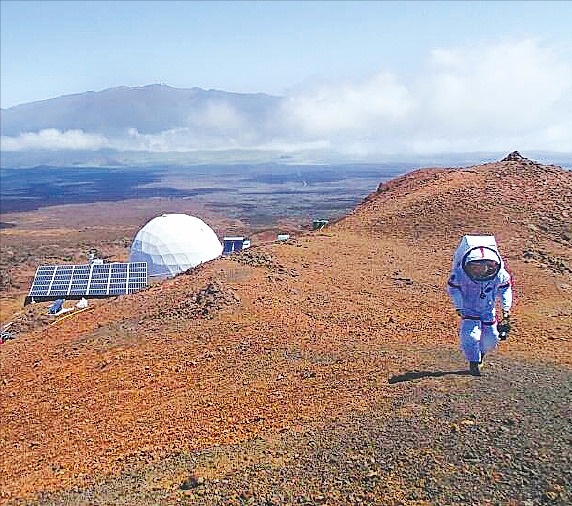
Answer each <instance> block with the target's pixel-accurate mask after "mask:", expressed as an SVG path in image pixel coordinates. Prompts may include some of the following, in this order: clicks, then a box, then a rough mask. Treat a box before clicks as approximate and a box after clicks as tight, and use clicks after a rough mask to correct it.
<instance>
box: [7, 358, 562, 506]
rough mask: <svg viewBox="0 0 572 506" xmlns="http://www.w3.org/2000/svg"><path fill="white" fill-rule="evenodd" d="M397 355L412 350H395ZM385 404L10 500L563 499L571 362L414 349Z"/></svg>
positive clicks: (260, 505) (260, 504)
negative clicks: (473, 363) (477, 365)
mask: <svg viewBox="0 0 572 506" xmlns="http://www.w3.org/2000/svg"><path fill="white" fill-rule="evenodd" d="M403 353H406V354H407V353H410V352H407V351H403ZM415 358H416V360H419V364H418V365H419V367H418V368H416V369H415V370H409V371H402V373H401V374H397V375H392V376H390V377H389V378H388V381H389V382H390V383H391V384H392V388H393V390H394V391H393V395H392V401H391V402H390V404H389V405H383V406H375V407H373V408H372V409H369V410H365V411H361V412H350V413H348V414H346V415H345V416H341V417H338V418H335V419H324V420H323V421H322V423H316V424H313V425H310V426H303V427H291V428H289V429H287V430H284V431H282V432H272V433H268V434H265V435H264V436H262V437H258V438H256V439H254V440H251V441H247V442H244V443H243V444H240V445H235V446H222V447H211V448H207V449H203V450H201V451H199V452H197V453H181V454H178V455H168V456H166V457H165V458H163V459H161V460H159V461H155V462H148V461H146V456H145V455H144V454H142V455H140V456H139V457H138V458H137V459H132V460H130V461H127V462H125V469H124V471H123V473H122V474H121V475H120V476H118V477H115V478H108V479H104V480H102V481H99V482H97V483H95V484H93V485H91V486H88V487H86V488H76V489H74V490H66V491H62V492H58V493H55V494H51V495H50V494H46V495H43V496H41V497H38V498H37V499H35V500H33V501H30V502H24V501H14V502H12V503H9V504H41V505H52V504H53V505H59V504H75V505H88V504H89V505H96V504H97V505H103V504H106V505H111V504H114V505H120V504H124V505H128V504H139V505H144V504H145V505H147V504H148V505H151V504H197V505H205V506H206V505H226V504H236V505H241V504H250V505H257V506H269V505H282V504H307V505H310V504H313V505H320V504H329V505H340V506H341V505H349V504H407V505H414V504H417V505H419V504H435V505H441V504H442V505H451V504H455V505H467V504H513V505H527V506H528V505H536V504H554V505H564V504H570V501H572V478H571V476H572V473H571V471H572V425H571V424H570V420H571V419H572V404H571V399H572V371H570V370H569V369H567V368H561V367H554V366H551V365H549V364H538V363H534V362H532V361H518V360H514V359H513V358H511V357H510V356H508V355H506V354H504V353H502V352H501V353H499V354H496V355H495V356H493V357H491V360H490V363H489V364H488V365H487V368H486V370H485V371H486V374H484V375H483V376H482V377H481V378H474V377H471V376H468V375H466V371H465V370H464V366H462V362H461V361H460V359H459V355H458V353H457V352H456V350H452V349H428V350H425V351H418V352H416V353H415Z"/></svg>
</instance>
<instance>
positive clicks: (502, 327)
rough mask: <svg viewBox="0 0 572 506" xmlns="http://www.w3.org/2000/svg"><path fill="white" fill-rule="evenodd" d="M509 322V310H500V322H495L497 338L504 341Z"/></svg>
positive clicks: (508, 329) (509, 325)
mask: <svg viewBox="0 0 572 506" xmlns="http://www.w3.org/2000/svg"><path fill="white" fill-rule="evenodd" d="M510 329H511V324H510V312H509V311H506V310H503V312H502V320H501V322H500V323H498V324H497V330H498V333H499V339H500V340H501V341H506V338H507V336H508V333H509V332H510Z"/></svg>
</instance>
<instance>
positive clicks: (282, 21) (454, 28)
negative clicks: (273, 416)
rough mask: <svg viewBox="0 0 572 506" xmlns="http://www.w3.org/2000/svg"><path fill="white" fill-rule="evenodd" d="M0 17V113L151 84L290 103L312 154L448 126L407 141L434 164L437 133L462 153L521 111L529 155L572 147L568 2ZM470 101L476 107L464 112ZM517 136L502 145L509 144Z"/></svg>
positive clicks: (88, 5) (121, 9)
mask: <svg viewBox="0 0 572 506" xmlns="http://www.w3.org/2000/svg"><path fill="white" fill-rule="evenodd" d="M0 6H1V16H0V19H1V40H0V47H1V59H0V65H1V68H0V70H1V74H0V75H1V78H0V79H1V87H0V94H1V105H2V108H7V107H12V106H15V105H17V104H21V103H26V102H30V101H35V100H43V99H47V98H53V97H57V96H60V95H64V94H71V93H81V92H84V91H87V90H93V91H100V90H103V89H106V88H110V87H114V86H122V85H124V86H142V85H146V84H151V83H159V82H163V83H165V84H167V85H170V86H174V87H180V88H190V87H194V86H198V87H201V88H205V89H209V88H215V89H221V90H225V91H236V92H266V93H270V94H276V95H283V96H287V97H290V99H291V100H290V101H291V104H292V109H293V110H294V114H298V115H301V114H302V112H303V113H304V115H305V117H304V124H305V125H306V129H307V130H309V132H307V133H308V135H307V138H310V139H314V140H315V139H317V138H322V137H324V136H326V137H327V138H328V139H329V140H330V141H331V140H332V139H336V138H338V139H341V138H342V137H343V138H344V139H345V140H348V142H349V143H350V144H351V142H352V141H351V139H350V138H349V137H348V136H347V135H346V134H347V132H348V130H352V126H355V124H356V123H360V124H361V125H363V124H369V125H370V129H369V130H367V131H365V132H364V131H363V130H361V131H360V133H359V134H357V135H354V139H358V138H359V139H364V138H368V136H370V137H371V131H372V130H374V129H375V128H377V127H380V126H381V127H382V128H383V125H385V124H387V122H388V121H390V122H391V121H393V122H394V124H393V126H394V128H393V134H392V135H393V137H395V138H397V137H398V136H399V135H400V134H402V133H403V132H407V133H409V132H411V129H412V128H413V129H419V128H422V126H423V125H424V124H425V127H426V128H430V126H429V125H430V124H431V123H432V122H435V120H436V118H437V119H439V121H441V122H447V123H448V127H447V128H445V129H444V130H443V131H441V132H440V133H439V136H440V138H441V139H442V143H441V144H439V145H437V144H438V143H437V144H435V141H436V139H435V138H433V139H425V140H424V138H423V136H422V135H421V136H417V137H416V138H417V141H416V143H417V144H416V146H415V149H421V150H422V149H424V143H429V144H430V145H431V147H432V149H445V150H446V149H452V146H450V145H449V144H450V143H448V141H447V139H448V135H449V134H450V133H451V132H456V131H458V129H459V128H461V129H462V130H464V132H465V141H466V142H464V144H463V143H460V144H458V145H456V146H457V147H456V148H455V149H457V148H458V149H461V148H462V149H468V148H470V147H471V146H470V144H471V142H470V138H471V136H473V137H474V138H477V137H479V135H480V134H481V133H483V134H484V132H485V131H486V130H490V124H491V122H493V124H494V125H497V123H495V121H496V120H497V119H498V118H497V115H496V114H494V111H495V110H499V109H502V108H503V107H505V108H508V111H509V112H511V113H513V112H514V113H515V112H516V110H517V109H518V108H519V107H522V108H523V109H525V108H527V107H531V108H532V115H531V116H530V118H532V119H534V120H535V121H538V120H539V118H540V119H542V118H548V117H550V121H547V122H546V121H545V122H544V123H545V124H543V125H542V126H543V128H544V130H543V131H542V133H541V136H542V139H543V142H544V144H543V145H545V146H547V147H550V148H551V149H557V150H564V151H566V150H568V149H571V150H572V141H570V142H568V143H567V144H566V143H565V139H566V137H567V133H570V134H571V135H570V138H571V139H572V132H570V131H569V130H568V129H569V128H571V123H570V120H568V121H567V120H566V118H569V117H571V116H572V110H571V104H572V99H571V98H570V95H571V94H572V35H571V30H570V19H572V2H569V1H558V2H545V1H542V2H535V1H523V2H520V1H510V2H500V1H498V2H495V1H486V2H480V1H466V2H455V1H446V2H431V1H418V2H389V1H385V2H375V1H367V2H359V1H351V2H343V1H335V2H326V1H310V2H295V1H262V2H259V1H248V2H241V1H231V2H223V1H206V2H199V1H180V2H169V1H160V2H154V1H127V2H117V1H115V2H114V1H84V2H77V1H64V2H57V1H43V2H33V1H16V0H1V2H0ZM539 75H542V77H541V78H540V77H539ZM429 95H430V96H431V97H432V98H431V100H428V98H427V97H428V96H429ZM449 97H451V98H452V100H451V101H449V100H448V98H449ZM475 100H477V101H485V102H486V104H485V106H484V107H483V108H481V107H480V106H479V107H476V106H475ZM390 102H391V104H393V105H391V106H388V105H387V104H389V103H390ZM395 102H399V103H400V104H401V105H400V106H395ZM376 103H377V105H376ZM320 104H322V105H324V104H325V105H326V107H325V108H322V107H321V106H320ZM371 104H374V106H373V111H374V112H373V113H372V109H371V107H370V105H371ZM384 104H385V105H384ZM376 107H377V108H378V109H379V110H383V114H381V115H379V114H378V115H376V114H375V111H376V110H377V109H376ZM477 109H478V110H477ZM411 111H417V112H416V113H415V114H412V112H411ZM461 114H463V115H465V116H466V118H467V121H465V122H461V123H462V125H459V124H457V123H459V122H456V121H455V120H454V118H455V116H456V115H461ZM487 114H491V115H492V117H489V118H487V117H486V116H487ZM340 116H343V118H344V119H340ZM405 117H407V118H408V120H407V121H405V120H404V119H403V118H405ZM530 118H529V119H526V116H524V115H523V117H522V120H523V121H524V122H525V123H527V122H530V121H531V119H530ZM501 119H502V120H503V121H505V122H507V121H508V120H507V118H506V117H503V118H501ZM515 119H520V116H519V115H517V117H516V118H515ZM451 120H453V121H451ZM480 120H482V123H480V122H479V121H480ZM332 122H333V126H332V125H331V123H332ZM368 122H369V123H368ZM541 123H542V121H541ZM481 124H482V126H481V127H480V128H479V127H478V125H481ZM475 125H476V126H475ZM493 130H494V128H493ZM529 130H530V129H529ZM510 134H511V132H507V135H506V139H509V138H510ZM320 135H321V136H322V137H320ZM494 135H498V132H497V133H494ZM520 135H522V134H521V133H519V132H515V133H514V135H513V137H514V141H515V142H517V141H518V140H519V138H520V137H519V136H520ZM526 135H527V136H528V137H526V139H528V138H534V136H535V135H536V134H535V133H534V132H533V131H532V130H530V131H527V133H526ZM374 137H375V136H374ZM479 138H480V137H479ZM437 140H438V139H437ZM374 141H375V139H374ZM348 142H346V144H348ZM372 142H373V141H372ZM505 144H506V143H505ZM439 146H440V147H439ZM558 148H561V149H558ZM356 149H359V148H356ZM395 149H397V147H395Z"/></svg>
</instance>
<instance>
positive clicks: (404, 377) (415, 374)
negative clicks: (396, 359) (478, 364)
mask: <svg viewBox="0 0 572 506" xmlns="http://www.w3.org/2000/svg"><path fill="white" fill-rule="evenodd" d="M469 374H470V372H469V371H468V370H467V369H462V370H459V371H408V372H406V373H403V374H400V375H398V376H392V377H391V378H389V384H390V385H391V384H393V383H403V382H404V381H412V380H416V379H421V378H440V377H441V376H451V375H456V376H468V375H469Z"/></svg>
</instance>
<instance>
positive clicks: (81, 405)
mask: <svg viewBox="0 0 572 506" xmlns="http://www.w3.org/2000/svg"><path fill="white" fill-rule="evenodd" d="M571 216H572V174H571V173H570V172H568V171H565V170H562V169H560V168H558V167H554V166H544V165H540V164H537V163H534V162H532V161H530V160H526V159H521V158H519V157H516V158H515V159H514V160H509V161H502V162H498V163H492V164H487V165H482V166H475V167H469V168H466V169H423V170H419V171H416V172H412V173H409V174H407V175H405V176H402V177H400V178H398V179H395V180H392V181H390V182H388V183H386V184H383V185H380V187H379V188H378V190H377V192H375V193H374V194H372V195H370V196H369V197H368V198H367V199H366V200H365V201H364V203H363V204H362V205H360V206H359V207H358V208H357V209H356V210H355V211H354V212H353V213H351V214H350V215H349V216H347V217H345V218H344V219H342V220H339V221H338V222H337V223H333V224H330V226H328V227H327V228H325V229H324V230H322V231H320V232H300V233H298V234H297V235H295V236H294V237H293V238H292V239H291V240H289V241H287V242H285V243H277V242H266V243H262V241H259V242H258V243H257V242H256V241H253V244H254V245H253V247H252V248H251V249H250V250H247V251H244V252H242V253H240V254H236V255H233V256H229V257H225V258H221V259H217V260H215V261H212V262H209V263H207V264H205V265H203V266H201V267H200V268H198V269H195V270H193V271H190V272H188V273H186V274H182V275H179V276H177V277H176V278H174V279H171V280H168V281H165V282H163V283H160V284H155V285H153V286H151V287H149V288H148V289H147V290H145V291H142V292H139V293H137V294H134V295H132V296H129V297H123V298H115V299H108V300H99V301H92V304H91V305H92V307H93V309H91V310H90V311H86V312H84V313H81V314H78V315H77V316H75V317H72V318H69V319H67V320H65V321H61V322H59V323H56V324H50V323H48V322H47V321H46V318H45V315H44V314H45V312H46V308H47V306H48V305H49V304H48V303H44V304H36V305H34V306H28V307H27V308H26V309H25V310H23V311H20V312H19V313H17V314H15V315H13V317H14V318H16V319H17V318H19V321H20V324H19V325H20V327H19V329H21V331H20V333H19V334H18V335H17V337H16V339H14V340H11V341H8V342H6V343H5V344H4V345H2V347H1V348H0V360H1V375H2V378H1V380H0V381H1V383H0V395H1V397H2V402H1V403H0V423H1V428H2V432H1V437H0V453H1V454H2V456H3V458H2V459H1V460H0V484H1V487H2V488H1V493H2V496H1V497H2V500H3V501H5V502H7V503H14V504H19V503H20V502H22V503H23V502H24V501H25V500H28V501H30V502H32V503H38V504H62V503H70V504H72V503H73V504H95V503H97V504H119V503H121V504H159V503H160V504H179V503H181V502H183V503H188V504H339V505H342V504H473V503H483V504H499V503H502V504H515V505H516V504H537V503H539V502H540V501H546V502H551V503H553V504H566V503H568V501H569V500H571V499H572V488H571V485H570V473H569V471H570V469H571V467H570V464H571V462H572V450H571V442H572V434H571V428H570V423H569V419H570V415H571V414H572V412H571V408H570V393H571V392H572V389H571V386H572V381H571V378H572V374H571V366H572V346H571V336H572V254H571V240H572V239H571V238H572V229H571V219H570V217H571ZM54 219H55V218H54ZM65 221H66V220H63V219H62V223H61V225H60V227H61V229H64V228H65V227H66V226H71V225H69V223H68V224H67V225H66V224H65V223H64V222H65ZM86 221H87V218H86ZM79 222H82V220H79V221H78V223H79ZM85 226H86V228H87V227H89V229H90V230H93V229H92V228H91V225H88V224H86V225H85ZM32 228H33V227H30V229H32ZM76 228H77V227H76ZM136 228H137V227H135V229H134V230H136ZM238 228H239V227H237V229H238ZM16 230H17V229H7V230H6V231H3V232H2V234H3V236H4V234H5V232H6V233H10V234H14V233H20V234H21V235H22V237H23V239H22V240H31V239H30V237H29V236H26V235H25V234H24V232H22V231H21V230H20V232H15V231H16ZM101 230H102V234H104V233H105V231H104V230H103V228H102V229H101ZM123 232H124V233H125V235H126V236H130V235H129V234H128V233H132V232H133V230H132V229H131V228H129V229H126V230H125V231H122V233H123ZM472 233H478V234H493V235H495V236H496V238H497V241H498V243H499V247H500V250H501V253H502V254H503V256H504V258H505V260H506V261H507V264H508V266H509V268H510V269H511V271H512V273H513V275H514V279H515V307H514V310H513V318H514V327H515V328H514V329H513V332H512V334H511V335H510V337H509V339H508V340H507V341H506V342H503V343H501V344H500V346H499V350H498V351H497V353H496V354H495V355H494V357H492V358H491V362H490V364H487V368H486V369H485V372H484V376H483V377H481V378H474V377H471V376H468V375H466V374H465V369H466V364H465V363H464V361H463V358H462V356H461V355H460V353H459V352H458V350H457V336H456V327H457V324H458V322H457V319H456V316H455V314H454V311H453V310H452V307H451V305H450V302H449V301H448V299H447V296H446V292H445V285H446V282H447V278H448V274H449V269H450V265H451V260H452V253H453V251H454V249H455V247H456V245H457V243H458V241H459V239H460V237H461V236H462V235H464V234H472ZM114 237H115V238H114ZM116 237H117V235H116V236H113V237H111V236H110V238H109V239H106V240H108V241H109V242H108V243H106V244H107V245H114V246H115V247H116V250H114V253H115V254H117V256H121V254H120V253H121V251H123V255H124V256H125V252H126V251H127V249H126V248H127V246H128V242H127V243H120V242H114V241H118V240H117V239H116ZM76 239H77V236H76ZM61 241H62V243H63V242H65V234H63V235H62V236H61ZM66 244H67V243H66ZM76 244H77V243H76ZM67 247H69V248H70V249H71V248H72V247H73V244H72V243H71V242H70V244H69V246H67ZM6 300H7V299H6ZM526 501H530V502H529V503H527V502H526Z"/></svg>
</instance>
